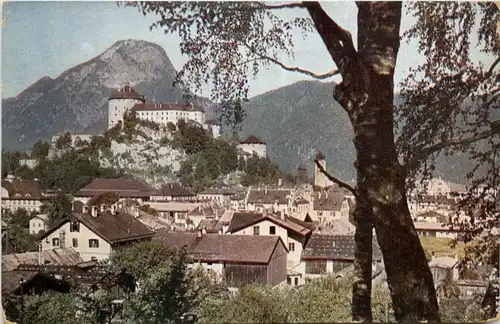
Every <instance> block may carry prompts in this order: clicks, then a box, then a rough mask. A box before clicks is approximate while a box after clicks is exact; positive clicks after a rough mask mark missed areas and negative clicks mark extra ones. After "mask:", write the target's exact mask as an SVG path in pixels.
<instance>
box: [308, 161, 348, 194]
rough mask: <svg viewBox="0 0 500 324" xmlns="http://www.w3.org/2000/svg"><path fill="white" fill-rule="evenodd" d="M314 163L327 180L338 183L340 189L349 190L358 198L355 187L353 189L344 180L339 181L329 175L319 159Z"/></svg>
mask: <svg viewBox="0 0 500 324" xmlns="http://www.w3.org/2000/svg"><path fill="white" fill-rule="evenodd" d="M314 163H315V164H316V166H317V167H318V169H319V172H321V173H323V174H324V175H325V176H326V177H327V178H328V180H330V181H332V182H334V183H336V184H338V185H339V187H341V188H345V189H347V190H349V191H350V192H351V193H352V194H353V195H354V196H355V197H357V196H358V194H357V192H356V189H354V188H353V187H351V186H350V185H348V184H347V183H345V182H344V181H342V180H339V179H337V178H335V177H334V176H332V175H331V174H329V173H328V172H327V171H326V170H325V168H323V166H322V165H321V163H319V161H318V159H314Z"/></svg>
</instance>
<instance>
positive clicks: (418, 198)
mask: <svg viewBox="0 0 500 324" xmlns="http://www.w3.org/2000/svg"><path fill="white" fill-rule="evenodd" d="M413 200H414V201H415V202H416V203H419V204H442V205H450V206H454V205H456V202H455V200H454V199H451V198H447V197H446V196H443V195H438V196H433V195H415V196H414V197H413Z"/></svg>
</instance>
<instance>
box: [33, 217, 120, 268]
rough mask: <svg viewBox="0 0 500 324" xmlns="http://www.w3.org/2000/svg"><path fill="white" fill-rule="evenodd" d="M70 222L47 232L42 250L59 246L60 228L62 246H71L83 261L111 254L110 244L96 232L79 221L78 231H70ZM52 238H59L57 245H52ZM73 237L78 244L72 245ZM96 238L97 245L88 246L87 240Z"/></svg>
mask: <svg viewBox="0 0 500 324" xmlns="http://www.w3.org/2000/svg"><path fill="white" fill-rule="evenodd" d="M70 224H71V222H67V223H64V224H63V225H62V226H61V227H60V228H59V229H57V230H56V231H54V232H53V233H51V234H49V235H48V236H47V237H45V238H44V239H42V250H43V251H47V250H52V249H55V248H61V238H62V236H61V230H63V231H64V239H65V242H64V245H65V246H64V247H66V248H71V247H72V248H73V249H74V250H75V251H76V252H78V253H79V254H80V256H81V257H82V259H83V260H84V261H90V260H92V258H93V257H94V258H96V259H97V260H105V259H108V258H109V256H110V255H111V251H112V248H111V245H110V244H109V243H108V242H106V241H105V240H103V239H102V238H101V237H99V236H98V235H97V234H95V233H94V232H92V231H91V230H90V229H89V228H88V227H86V226H85V225H83V224H81V223H80V230H79V231H78V232H71V231H70V226H71V225H70ZM54 238H58V239H59V245H54V244H53V243H54V241H53V239H54ZM73 239H76V240H77V242H78V243H77V244H78V246H74V245H73ZM90 239H96V240H98V242H99V247H89V240H90Z"/></svg>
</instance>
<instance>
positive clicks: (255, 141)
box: [240, 135, 266, 145]
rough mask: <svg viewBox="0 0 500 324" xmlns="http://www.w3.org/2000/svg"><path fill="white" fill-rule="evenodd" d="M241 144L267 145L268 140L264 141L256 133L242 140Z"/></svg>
mask: <svg viewBox="0 0 500 324" xmlns="http://www.w3.org/2000/svg"><path fill="white" fill-rule="evenodd" d="M240 144H261V145H265V144H266V142H264V141H263V140H261V139H260V138H258V137H257V136H255V135H250V136H248V137H247V139H245V140H243V141H240Z"/></svg>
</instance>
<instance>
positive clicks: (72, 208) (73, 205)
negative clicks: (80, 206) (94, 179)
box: [71, 201, 75, 211]
mask: <svg viewBox="0 0 500 324" xmlns="http://www.w3.org/2000/svg"><path fill="white" fill-rule="evenodd" d="M74 210H75V202H74V201H72V202H71V211H74Z"/></svg>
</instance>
